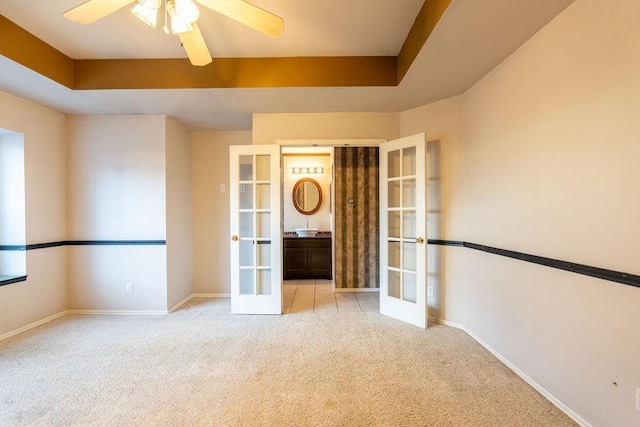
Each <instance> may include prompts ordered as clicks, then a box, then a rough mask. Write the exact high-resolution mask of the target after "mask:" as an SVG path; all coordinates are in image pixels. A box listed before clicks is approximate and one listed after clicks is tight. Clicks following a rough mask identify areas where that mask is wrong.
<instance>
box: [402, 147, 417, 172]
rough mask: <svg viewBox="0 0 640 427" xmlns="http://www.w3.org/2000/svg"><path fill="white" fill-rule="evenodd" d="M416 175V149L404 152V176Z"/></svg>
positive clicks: (412, 148)
mask: <svg viewBox="0 0 640 427" xmlns="http://www.w3.org/2000/svg"><path fill="white" fill-rule="evenodd" d="M415 174H416V147H409V148H405V149H404V150H402V176H409V175H415Z"/></svg>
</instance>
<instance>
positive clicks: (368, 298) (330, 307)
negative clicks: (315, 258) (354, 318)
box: [282, 280, 380, 314]
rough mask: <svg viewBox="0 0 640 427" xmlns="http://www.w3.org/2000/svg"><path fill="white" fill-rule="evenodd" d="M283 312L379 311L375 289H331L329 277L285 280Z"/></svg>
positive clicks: (378, 299) (341, 312) (335, 312)
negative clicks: (352, 290)
mask: <svg viewBox="0 0 640 427" xmlns="http://www.w3.org/2000/svg"><path fill="white" fill-rule="evenodd" d="M283 284H284V286H283V287H282V292H283V308H282V312H283V313H285V314H286V313H315V314H345V313H370V312H373V313H379V312H380V298H379V296H378V292H333V282H332V281H331V280H285V281H284V282H283Z"/></svg>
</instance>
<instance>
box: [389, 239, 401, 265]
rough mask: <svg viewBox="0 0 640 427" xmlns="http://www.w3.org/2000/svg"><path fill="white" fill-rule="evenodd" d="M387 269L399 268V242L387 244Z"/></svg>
mask: <svg viewBox="0 0 640 427" xmlns="http://www.w3.org/2000/svg"><path fill="white" fill-rule="evenodd" d="M389 267H395V268H400V242H389Z"/></svg>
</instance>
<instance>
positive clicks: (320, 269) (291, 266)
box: [283, 237, 332, 280]
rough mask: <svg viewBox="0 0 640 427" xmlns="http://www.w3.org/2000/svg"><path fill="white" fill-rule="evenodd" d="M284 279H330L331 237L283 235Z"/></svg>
mask: <svg viewBox="0 0 640 427" xmlns="http://www.w3.org/2000/svg"><path fill="white" fill-rule="evenodd" d="M283 264H284V268H283V270H284V272H283V274H284V280H288V279H331V278H332V277H331V275H332V268H331V266H332V263H331V237H285V238H284V261H283Z"/></svg>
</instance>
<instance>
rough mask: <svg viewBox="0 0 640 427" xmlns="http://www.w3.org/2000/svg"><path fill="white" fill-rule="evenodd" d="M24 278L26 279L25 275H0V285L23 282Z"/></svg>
mask: <svg viewBox="0 0 640 427" xmlns="http://www.w3.org/2000/svg"><path fill="white" fill-rule="evenodd" d="M25 280H27V276H0V286H5V285H11V284H12V283H18V282H24V281H25Z"/></svg>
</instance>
